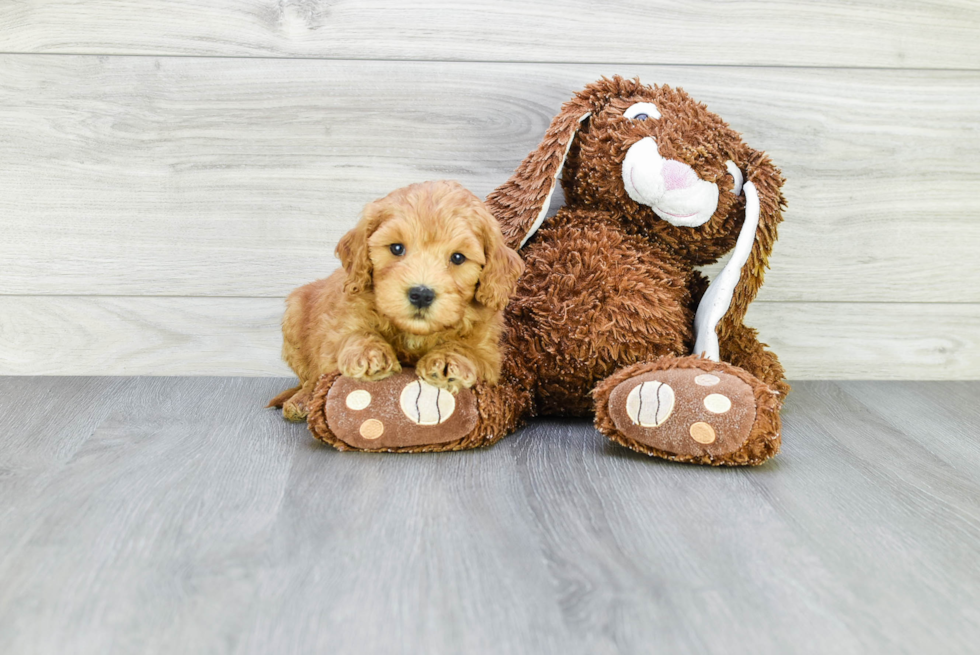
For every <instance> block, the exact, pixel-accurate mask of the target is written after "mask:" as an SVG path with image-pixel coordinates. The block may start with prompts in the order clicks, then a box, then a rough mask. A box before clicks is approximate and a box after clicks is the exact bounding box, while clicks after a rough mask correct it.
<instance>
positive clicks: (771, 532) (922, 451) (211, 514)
mask: <svg viewBox="0 0 980 655" xmlns="http://www.w3.org/2000/svg"><path fill="white" fill-rule="evenodd" d="M286 382H287V381H286V380H283V379H270V378H108V377H96V378H18V377H8V378H0V435H2V442H0V652H2V653H17V654H25V653H68V652H71V653H99V654H102V653H309V652H329V653H333V654H338V653H354V654H358V655H360V654H366V653H385V654H389V653H484V652H486V653H534V654H536V655H537V654H545V653H562V654H563V655H568V654H572V653H576V654H577V653H583V654H590V655H591V654H595V653H649V652H665V653H671V652H673V653H681V652H683V653H687V652H691V653H787V652H794V653H802V652H814V653H828V652H834V653H868V652H890V653H899V652H910V653H925V652H943V653H968V652H976V650H975V649H976V644H977V640H978V639H980V564H978V562H980V473H978V471H980V440H978V438H977V437H978V432H980V402H978V399H980V382H930V383H926V382H846V383H832V382H801V383H797V384H796V385H795V390H794V393H793V394H792V395H791V396H790V398H789V400H788V404H787V407H786V409H785V412H784V418H785V430H784V435H785V436H784V443H785V446H784V451H783V453H782V454H781V455H780V456H779V457H778V458H777V459H775V460H774V461H772V462H770V463H769V464H767V465H766V466H764V467H761V468H756V469H734V470H733V469H721V470H719V469H708V468H698V467H691V466H683V465H676V464H671V463H666V462H662V461H658V460H653V459H649V458H646V457H643V456H640V455H637V454H634V453H632V452H630V451H628V450H625V449H623V448H621V447H619V446H616V445H613V444H611V443H608V442H607V441H605V440H604V439H603V438H602V437H600V436H599V435H598V433H596V432H595V430H594V429H593V428H592V426H591V424H590V423H588V422H585V421H579V422H574V421H552V420H543V421H539V422H535V423H533V424H532V425H531V426H530V427H528V428H527V429H525V430H523V431H522V432H520V433H518V434H517V435H514V436H512V437H510V438H508V439H505V440H504V441H502V442H501V443H499V444H498V445H496V446H494V447H493V448H491V449H488V450H484V451H470V452H463V453H447V454H439V455H398V456H392V455H380V456H379V455H371V454H360V453H339V452H335V451H333V450H332V449H330V448H327V447H325V446H323V445H321V444H319V443H317V442H315V441H313V440H312V439H311V438H310V436H309V434H308V433H307V432H306V431H305V429H304V428H303V427H302V426H296V425H291V424H287V423H284V422H283V421H282V420H281V419H280V418H279V417H278V416H277V414H276V413H275V412H273V411H271V410H264V409H262V404H263V403H264V401H265V400H267V399H268V398H269V397H270V396H271V395H272V394H273V393H275V392H277V391H279V390H280V389H281V388H283V387H284V386H285V384H286Z"/></svg>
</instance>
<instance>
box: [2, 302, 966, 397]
mask: <svg viewBox="0 0 980 655" xmlns="http://www.w3.org/2000/svg"><path fill="white" fill-rule="evenodd" d="M283 309H284V305H283V301H282V299H279V298H140V297H75V298H72V297H63V298H57V297H49V296H37V297H20V296H0V337H2V338H0V374H2V375H134V374H138V375H288V374H289V369H288V368H287V367H286V365H285V364H283V363H282V362H281V361H280V356H279V349H280V347H281V344H282V334H281V332H280V327H279V321H280V319H281V316H282V312H283ZM746 322H747V323H748V324H749V325H752V326H755V327H757V328H758V329H759V331H760V334H761V338H762V340H763V341H764V342H766V343H768V344H770V346H771V348H772V350H773V351H775V352H776V353H778V354H779V357H780V360H781V361H782V362H783V364H784V365H785V366H786V370H787V373H788V375H789V376H790V377H791V378H796V379H825V378H836V379H879V380H880V379H934V380H936V379H977V378H980V304H940V303H936V304H928V303H924V304H911V303H910V304H902V303H879V304H874V303H770V302H755V303H753V305H752V306H751V307H750V309H749V313H748V318H747V320H746Z"/></svg>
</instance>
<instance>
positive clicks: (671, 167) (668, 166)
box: [661, 159, 698, 191]
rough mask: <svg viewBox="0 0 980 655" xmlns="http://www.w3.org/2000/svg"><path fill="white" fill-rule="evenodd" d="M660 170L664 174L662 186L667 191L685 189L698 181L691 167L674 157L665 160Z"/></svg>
mask: <svg viewBox="0 0 980 655" xmlns="http://www.w3.org/2000/svg"><path fill="white" fill-rule="evenodd" d="M661 170H662V173H663V176H664V187H665V188H666V189H667V191H673V190H674V189H686V188H688V187H690V186H694V183H695V182H697V181H698V175H697V173H695V172H694V169H693V168H691V167H690V166H688V165H687V164H684V163H681V162H679V161H676V160H674V159H668V160H667V161H665V162H664V166H663V168H662V169H661Z"/></svg>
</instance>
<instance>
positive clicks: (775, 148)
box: [0, 56, 980, 302]
mask: <svg viewBox="0 0 980 655" xmlns="http://www.w3.org/2000/svg"><path fill="white" fill-rule="evenodd" d="M614 72H619V73H623V74H626V75H633V74H639V75H640V76H641V78H642V79H644V80H646V81H648V82H651V83H652V82H667V83H670V84H673V85H678V86H683V87H684V88H686V89H687V90H688V91H690V92H691V93H692V94H693V95H694V96H695V97H697V98H699V99H700V100H702V101H704V102H706V103H707V104H708V106H709V107H711V108H712V109H713V110H715V111H716V112H718V113H719V114H720V115H722V116H724V117H725V118H726V119H727V120H728V121H729V122H730V123H731V124H732V125H733V126H734V127H735V128H736V129H738V130H740V131H742V132H743V133H744V134H745V138H746V141H747V143H749V144H750V145H752V146H754V147H756V148H759V149H765V150H767V151H768V152H769V153H770V154H771V156H772V157H773V159H774V160H775V161H776V162H777V163H778V164H779V165H780V166H781V167H782V169H783V171H784V173H785V175H786V177H787V179H788V182H787V185H786V195H787V197H788V199H789V203H790V205H789V206H790V208H789V210H788V212H787V214H786V222H785V223H784V226H783V227H782V228H781V239H780V242H779V244H778V245H777V248H776V252H775V255H774V257H773V260H772V271H771V273H770V274H769V276H768V281H767V284H766V286H765V287H764V288H763V291H762V295H761V298H762V299H764V300H770V301H784V300H792V301H830V302H837V301H867V302H936V301H944V302H980V285H975V284H968V283H966V282H965V281H966V280H969V279H975V278H978V277H980V258H977V257H976V256H975V254H976V252H978V250H980V209H978V208H977V204H976V198H977V197H978V196H980V161H978V160H977V158H976V156H975V153H976V152H978V151H980V131H978V130H977V129H976V115H977V112H978V111H980V73H968V72H914V71H913V72H909V71H846V70H845V71H842V70H801V69H749V68H732V67H684V66H681V67H650V66H639V65H634V64H630V65H625V66H623V65H616V66H560V65H531V64H527V65H508V64H485V63H465V64H450V63H427V62H351V61H344V62H334V61H296V60H289V61H282V60H237V59H180V58H178V59H174V58H162V59H155V58H141V57H109V58H102V57H38V56H3V57H0V121H3V123H4V125H6V126H7V128H6V129H5V130H4V131H3V133H2V134H0V146H2V147H0V187H2V188H3V190H4V191H3V193H2V194H0V217H2V221H3V225H4V228H5V233H4V238H3V240H0V260H2V261H4V262H5V266H4V275H3V276H2V277H0V293H3V294H28V295H35V294H58V295H71V294H86V295H91V294H98V295H192V296H216V295H217V296H284V295H285V294H286V293H288V292H289V291H290V290H291V289H292V288H294V287H296V286H298V285H299V284H301V283H304V282H307V281H309V280H311V279H315V278H317V277H322V276H324V275H325V274H327V273H328V272H329V271H330V270H332V269H333V268H334V267H335V266H336V260H335V259H334V257H333V249H334V246H335V244H336V242H337V240H338V239H339V237H340V236H341V235H342V234H343V232H344V231H346V230H347V229H348V228H349V227H351V226H352V225H353V224H354V222H355V221H356V218H357V215H358V213H359V211H360V208H361V207H362V206H363V204H365V203H366V202H368V201H370V200H372V199H374V198H376V197H379V196H381V195H384V194H385V193H387V192H388V191H389V190H391V189H393V188H395V187H398V186H400V185H403V184H407V183H409V182H415V181H420V180H424V179H434V178H455V179H459V180H460V181H461V182H463V183H464V184H465V185H467V186H469V187H470V188H472V189H473V190H474V191H475V192H477V193H479V194H485V193H487V192H489V191H490V190H492V189H493V188H494V187H495V186H496V185H498V184H499V183H501V182H502V181H503V180H505V179H506V178H507V177H508V176H509V175H510V172H511V171H512V170H513V168H514V167H515V166H516V165H517V163H518V162H519V161H520V160H521V159H522V158H523V157H524V155H525V154H526V153H527V152H528V151H530V150H531V149H533V148H534V147H535V146H536V145H537V143H538V140H539V139H540V138H541V135H542V134H543V133H544V131H545V129H546V127H547V125H548V122H549V121H550V119H551V118H552V116H553V115H554V114H555V113H556V112H557V111H558V108H559V107H560V105H561V103H562V102H563V101H565V100H567V99H568V98H569V97H570V96H571V95H572V93H573V92H574V91H576V90H578V89H580V88H581V87H582V86H583V85H585V84H586V83H588V82H590V81H592V80H595V79H597V78H599V77H600V76H601V75H603V74H611V73H614Z"/></svg>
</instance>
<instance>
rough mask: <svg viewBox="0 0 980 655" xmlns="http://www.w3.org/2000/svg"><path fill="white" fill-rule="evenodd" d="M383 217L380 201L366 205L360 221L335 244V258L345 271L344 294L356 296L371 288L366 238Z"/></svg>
mask: <svg viewBox="0 0 980 655" xmlns="http://www.w3.org/2000/svg"><path fill="white" fill-rule="evenodd" d="M384 216H385V211H384V205H383V202H382V201H381V200H376V201H374V202H372V203H368V205H367V206H366V207H365V208H364V212H363V213H362V214H361V220H359V221H358V222H357V225H355V226H354V227H353V228H352V229H351V230H350V231H349V232H348V233H347V234H345V235H344V236H343V237H341V239H340V241H339V242H338V243H337V250H336V254H337V258H338V259H340V263H341V265H342V266H343V267H344V270H345V271H347V279H346V280H344V293H349V294H356V293H361V292H362V291H365V290H367V289H370V288H371V286H372V281H373V280H372V277H371V275H372V273H373V269H372V266H371V258H370V256H369V255H368V238H369V237H370V236H371V235H372V234H374V231H375V230H377V229H378V227H379V226H380V225H381V223H382V221H383V220H384Z"/></svg>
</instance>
